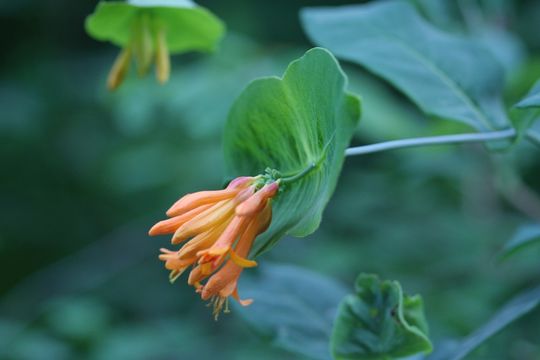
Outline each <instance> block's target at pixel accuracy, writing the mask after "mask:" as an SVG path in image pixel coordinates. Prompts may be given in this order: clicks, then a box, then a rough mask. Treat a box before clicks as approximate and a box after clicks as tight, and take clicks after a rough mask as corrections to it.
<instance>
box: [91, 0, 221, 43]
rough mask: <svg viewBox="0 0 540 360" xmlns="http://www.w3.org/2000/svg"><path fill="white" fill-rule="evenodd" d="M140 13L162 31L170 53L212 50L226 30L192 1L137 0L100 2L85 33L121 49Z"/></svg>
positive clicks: (210, 14) (216, 19) (218, 21)
mask: <svg viewBox="0 0 540 360" xmlns="http://www.w3.org/2000/svg"><path fill="white" fill-rule="evenodd" d="M141 14H146V15H148V16H149V18H150V19H151V22H152V26H153V28H160V27H163V28H164V29H165V31H166V41H167V46H168V49H169V51H170V52H171V53H173V54H174V53H180V52H185V51H190V50H195V51H212V50H214V48H215V47H216V45H217V43H218V41H219V40H220V39H221V37H222V36H223V33H224V30H225V27H224V25H223V23H222V22H221V21H220V20H219V19H218V18H217V17H216V16H214V15H213V14H212V13H210V12H209V11H208V10H206V9H205V8H203V7H200V6H197V5H196V4H195V3H193V2H192V1H188V0H179V1H174V0H160V1H149V0H137V1H130V2H104V1H102V2H100V3H99V4H98V6H97V8H96V10H95V12H94V13H93V14H92V15H90V16H88V18H87V19H86V23H85V27H86V31H87V33H88V34H90V35H91V36H92V37H94V38H95V39H97V40H101V41H110V42H111V43H113V44H115V45H117V46H121V47H124V46H126V45H127V44H128V43H129V41H130V37H131V32H132V28H133V26H134V22H135V21H137V19H138V18H139V17H140V16H141Z"/></svg>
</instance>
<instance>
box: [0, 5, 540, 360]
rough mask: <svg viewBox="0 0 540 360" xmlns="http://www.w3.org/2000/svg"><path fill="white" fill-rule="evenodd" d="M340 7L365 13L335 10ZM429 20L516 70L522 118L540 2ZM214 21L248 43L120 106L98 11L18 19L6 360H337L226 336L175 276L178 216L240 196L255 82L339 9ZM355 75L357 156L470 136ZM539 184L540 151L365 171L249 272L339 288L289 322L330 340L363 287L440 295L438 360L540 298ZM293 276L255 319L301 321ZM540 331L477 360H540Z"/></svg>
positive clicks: (185, 67)
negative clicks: (516, 303) (159, 233)
mask: <svg viewBox="0 0 540 360" xmlns="http://www.w3.org/2000/svg"><path fill="white" fill-rule="evenodd" d="M338 3H352V2H351V1H341V0H340V1H332V4H331V5H336V4H338ZM414 3H415V4H416V5H417V6H419V7H420V9H421V12H422V14H423V16H424V17H425V18H426V19H427V20H429V21H430V22H431V23H433V24H434V25H435V26H437V27H439V28H441V29H444V30H446V31H449V32H451V33H454V34H457V35H467V36H470V37H474V38H475V39H477V41H479V42H482V43H483V44H485V46H487V47H489V48H490V49H491V51H493V53H494V54H496V55H497V58H498V60H499V61H500V63H501V64H502V65H503V66H504V68H505V69H506V78H505V86H504V94H505V103H506V104H507V105H508V106H510V105H512V104H515V103H516V102H518V101H519V100H520V99H521V98H522V97H524V96H525V95H526V94H527V93H528V91H529V90H530V88H531V87H532V85H533V83H534V82H535V80H536V79H538V78H539V77H540V57H539V55H540V35H539V33H538V31H537V28H538V23H540V4H538V2H537V1H534V0H530V1H519V2H516V1H510V0H493V1H487V0H484V1H462V2H454V1H443V0H437V1H432V0H426V1H424V0H416V1H414ZM200 4H201V5H203V6H206V7H208V8H209V9H211V10H212V11H213V12H215V13H216V14H217V15H218V16H219V17H220V18H221V19H223V20H224V21H225V22H226V24H227V27H228V29H229V33H228V35H227V37H226V39H225V40H224V42H223V43H222V44H221V46H220V50H219V51H218V53H216V54H215V55H214V56H202V55H187V56H183V57H180V58H174V61H175V63H174V66H173V74H172V76H171V80H170V82H169V84H168V85H166V86H164V87H159V86H158V85H156V84H155V83H154V82H153V80H152V79H142V80H139V79H136V77H135V76H132V77H130V78H129V79H128V81H127V82H126V84H124V86H123V88H122V89H120V90H119V91H118V93H115V94H109V93H107V92H106V90H105V87H104V82H105V77H106V73H107V71H108V69H109V66H110V64H111V62H112V60H113V58H114V56H115V55H116V51H117V49H115V48H113V47H112V46H110V45H107V44H105V43H99V42H96V41H94V40H92V39H90V38H88V37H87V35H86V34H85V33H84V28H83V23H84V18H85V17H86V15H88V14H89V13H91V12H92V11H93V9H94V7H95V2H93V1H77V2H73V1H60V0H59V1H55V2H37V1H34V0H25V1H17V2H4V3H2V4H0V18H1V21H0V27H1V28H2V30H3V31H4V34H9V36H7V35H6V36H3V37H2V38H1V40H0V41H1V42H2V44H1V46H2V49H3V51H2V57H1V58H0V64H1V67H0V74H1V75H0V105H1V108H2V115H1V116H0V157H1V163H2V176H1V177H0V184H1V187H0V199H1V201H0V209H1V213H2V217H1V218H0V261H1V263H2V269H3V271H2V274H1V275H0V279H1V281H0V352H1V353H0V357H2V358H7V359H70V358H83V359H147V358H180V359H183V358H187V359H190V358H195V357H196V358H200V359H207V358H208V359H209V358H213V357H215V356H217V355H219V356H221V357H222V358H223V359H252V358H254V357H256V358H257V359H275V358H278V357H279V358H284V359H288V358H290V359H302V358H308V359H309V358H317V356H318V354H320V353H321V351H322V350H320V351H319V350H317V351H310V350H313V349H319V348H317V347H316V345H312V347H310V345H306V346H304V347H303V348H302V349H298V348H294V346H291V345H290V344H291V343H292V344H297V343H298V342H297V341H296V339H295V341H291V339H290V338H288V337H287V334H283V332H281V333H275V332H273V331H271V330H268V329H271V327H262V326H261V325H265V322H264V320H268V318H269V317H268V316H266V317H263V318H261V319H260V320H257V321H255V322H247V323H246V322H244V320H243V319H244V314H245V311H249V310H250V309H249V308H248V309H244V310H245V311H242V312H240V311H239V310H237V309H234V310H233V314H232V315H230V316H226V317H222V319H221V320H220V321H219V322H217V323H215V322H213V321H212V320H211V316H210V314H209V311H208V309H207V308H206V307H205V306H204V304H202V303H201V302H200V300H199V299H198V298H197V295H196V294H194V293H193V292H192V291H191V290H190V289H188V288H187V287H186V286H184V285H182V284H177V285H175V286H170V285H169V283H168V281H167V276H166V271H165V270H163V269H162V267H161V264H160V263H159V262H158V260H157V249H158V248H159V247H161V246H162V245H164V244H165V243H166V241H167V240H166V239H150V238H148V237H147V236H146V231H147V229H148V228H149V227H150V225H151V224H152V223H153V222H154V221H155V220H156V219H159V218H161V216H162V213H163V210H164V209H165V208H166V207H167V206H168V205H169V204H170V203H171V201H172V200H173V199H175V198H177V197H178V196H180V195H181V194H183V193H185V192H191V191H194V190H199V189H204V188H217V187H219V186H221V184H222V180H223V177H222V176H223V174H224V166H223V155H222V151H221V149H222V144H221V132H222V130H223V126H224V122H225V119H226V114H227V112H228V110H229V107H230V105H231V104H232V102H233V100H234V99H235V97H236V96H237V95H238V94H239V93H240V91H241V90H242V88H243V87H244V86H245V85H246V84H247V83H248V82H249V81H250V80H252V79H253V78H254V77H257V76H263V75H280V74H282V73H283V71H284V70H285V67H286V65H287V63H288V62H290V61H291V60H293V59H295V58H297V57H299V56H300V55H301V54H302V53H303V52H304V51H305V50H306V49H307V48H309V47H311V46H312V45H311V44H310V43H309V41H308V40H307V38H306V37H305V35H303V32H302V29H301V27H300V21H299V19H298V10H299V9H300V8H301V7H303V6H318V5H329V4H328V2H323V1H320V0H317V1H315V0H313V1H295V2H291V1H286V0H279V1H272V2H262V1H245V0H233V1H228V2H226V3H225V2H220V1H213V0H208V1H200ZM458 5H461V6H458ZM59 9H61V11H60V10H59ZM343 66H344V69H345V71H346V72H347V74H348V76H349V82H350V90H352V91H354V92H356V93H359V94H361V95H362V99H363V113H364V115H363V118H362V122H361V125H360V126H359V128H358V131H357V135H356V137H355V139H354V143H356V144H361V143H371V142H377V141H382V140H388V139H395V138H401V137H405V136H418V135H428V134H440V133H452V132H457V131H459V130H461V129H462V128H461V125H460V124H458V123H450V122H436V121H432V119H425V118H424V117H423V116H422V115H420V113H419V111H418V110H417V109H416V107H415V106H414V105H413V104H412V103H411V102H410V101H409V100H407V98H405V97H404V96H403V95H402V94H401V93H399V92H397V91H395V90H393V89H392V88H391V87H389V86H388V84H387V83H385V82H382V81H381V80H379V79H377V78H374V77H373V76H371V75H369V74H368V73H366V72H364V71H363V70H362V69H361V68H359V67H357V66H354V65H351V64H347V63H345V64H343ZM519 111H523V110H518V109H516V110H515V111H512V113H511V114H510V115H511V117H512V118H513V119H514V118H517V117H519V116H520V114H519ZM539 169H540V157H539V156H538V150H537V149H536V148H534V147H533V146H532V145H530V144H528V143H522V144H521V145H519V146H518V147H517V148H516V149H514V151H513V152H509V153H495V154H488V153H487V152H485V150H484V148H483V147H482V146H462V147H442V148H429V149H415V150H402V151H395V152H391V153H383V154H377V155H370V156H363V157H358V158H351V159H347V160H346V162H345V165H344V171H343V173H342V175H341V177H340V180H339V182H338V185H337V189H336V193H335V195H334V197H333V198H332V199H331V202H330V204H329V207H328V208H327V209H326V211H325V213H324V215H323V222H322V225H321V227H320V228H319V230H318V231H317V232H316V233H314V234H313V235H311V236H309V237H307V238H303V239H293V238H287V239H284V240H283V241H281V242H280V243H279V244H278V245H277V246H276V247H275V248H274V249H273V250H272V251H271V252H269V253H267V254H265V255H264V256H263V257H261V258H260V259H259V260H260V262H261V263H262V265H261V268H260V269H258V270H253V271H251V270H250V271H248V272H251V273H253V274H254V273H258V275H259V276H265V274H266V273H265V271H267V270H265V269H264V265H265V263H266V264H269V263H272V262H279V263H287V264H290V265H295V266H300V267H304V268H309V269H311V270H312V271H314V272H316V273H318V274H321V275H320V276H326V277H328V276H330V277H332V278H334V279H337V280H338V284H339V285H328V286H330V287H333V289H334V290H332V291H329V294H330V296H329V297H323V296H322V294H321V293H320V292H319V291H317V289H318V286H319V285H317V286H316V285H313V286H306V287H305V289H306V290H305V291H304V292H303V293H302V295H309V297H310V298H313V299H321V298H324V299H325V300H324V301H325V302H324V304H326V305H325V306H327V307H328V309H329V310H328V314H325V315H324V316H322V317H321V318H317V317H316V315H317V314H316V313H313V312H304V313H300V312H299V311H296V312H294V313H292V314H291V316H289V317H288V318H291V317H292V316H294V315H297V316H300V315H298V314H301V315H302V316H305V317H306V318H310V319H312V320H313V321H314V323H315V322H318V323H319V324H326V323H325V322H324V321H327V323H328V321H329V320H328V319H331V318H332V316H331V314H333V311H335V307H337V302H336V300H337V301H339V299H341V298H342V297H343V295H344V294H346V293H351V292H352V291H353V283H354V280H355V278H356V276H357V274H358V273H359V272H368V273H376V274H379V275H380V277H381V278H382V279H392V280H399V281H400V283H401V285H402V287H403V289H404V291H405V292H406V293H408V294H415V293H419V294H422V297H423V300H424V306H425V309H426V315H427V320H428V323H429V326H430V338H431V339H432V341H433V342H434V346H435V349H436V350H435V351H436V352H437V351H438V350H437V349H444V348H445V347H446V346H448V345H449V344H454V343H456V342H457V341H459V340H461V339H463V338H464V337H465V336H468V335H470V334H471V333H472V332H473V331H474V330H475V329H477V328H478V327H479V326H480V324H482V323H484V322H485V321H487V320H488V319H489V318H490V317H491V316H492V315H493V314H494V313H495V312H496V310H497V309H499V308H500V307H501V306H502V305H503V304H504V303H506V302H507V301H508V300H509V299H511V298H512V297H514V295H516V294H518V293H519V292H520V291H521V290H524V289H527V288H530V287H531V286H533V285H535V284H538V283H539V282H540V281H539V280H540V268H539V267H538V255H539V253H540V250H539V247H538V245H537V244H538V242H537V241H530V243H531V244H532V245H531V246H528V247H527V251H521V252H517V253H514V254H512V256H511V257H508V258H507V259H506V260H505V261H500V260H499V259H500V254H501V252H502V251H503V249H504V247H505V243H506V242H507V241H509V240H510V239H511V238H512V236H513V235H514V234H515V233H517V231H518V228H519V227H520V226H521V225H528V226H530V225H531V224H538V223H539V222H540V205H539V204H540V200H539V199H538V191H539V189H540V180H539V179H540V170H539ZM518 174H520V175H519V176H518ZM534 244H536V245H534ZM267 266H269V265H267ZM296 271H301V272H302V271H306V270H288V271H287V274H294V276H296V278H295V279H293V280H295V281H298V282H300V283H301V284H306V283H307V284H310V283H309V280H307V279H304V278H302V276H303V274H304V273H303V272H302V273H301V274H300V275H298V274H296ZM271 273H272V272H271ZM272 274H273V273H272ZM279 275H280V273H279V272H278V273H277V275H275V274H274V275H268V276H274V277H273V278H272V277H271V278H270V279H277V282H272V281H267V282H261V281H255V282H252V283H250V282H249V279H248V278H246V280H245V281H244V283H241V285H240V286H241V291H242V289H246V295H247V296H250V294H249V292H252V293H255V294H256V295H255V296H256V302H255V303H254V305H253V310H252V313H255V312H256V311H257V310H256V309H257V308H256V307H255V306H257V302H258V304H259V305H260V306H262V305H264V304H265V303H269V304H270V305H271V306H272V308H273V309H275V305H276V304H285V305H284V306H283V307H284V308H290V305H291V304H295V303H298V298H297V297H296V296H295V293H294V291H292V290H291V289H294V288H295V287H294V286H285V285H284V284H287V280H286V279H282V278H280V277H279ZM304 275H305V274H304ZM326 277H325V278H326ZM265 284H274V285H275V286H277V287H272V286H274V285H272V286H270V285H265ZM276 284H277V285H276ZM278 285H279V286H278ZM265 286H267V287H265ZM308 290H311V291H313V293H309V292H308ZM338 295H339V296H338ZM257 299H258V300H257ZM321 301H322V300H321ZM331 304H335V305H333V306H332V305H331ZM274 311H275V310H274ZM283 311H284V310H282V311H281V312H280V311H276V312H275V313H273V314H277V315H279V314H282V313H283ZM270 314H272V313H270ZM315 319H319V320H315ZM293 324H294V323H293ZM538 324H540V312H539V311H538V310H533V311H532V312H530V313H529V315H528V316H526V317H523V318H522V319H520V320H519V321H517V322H516V323H514V324H512V325H511V326H510V327H508V328H507V329H506V330H505V331H503V332H501V333H499V334H498V335H496V336H494V337H493V338H491V339H490V340H489V341H487V342H486V343H485V344H484V345H483V346H481V347H480V348H479V349H477V350H476V351H475V352H473V353H472V354H471V355H470V358H471V359H474V358H497V357H499V358H501V357H502V358H505V359H536V358H538V357H539V356H540V345H539V343H538V337H537V334H538V333H539V332H540V328H539V325H538ZM314 326H315V325H314ZM252 329H255V330H256V331H255V333H257V334H260V335H261V336H254V335H253V334H254V332H253V331H252ZM314 329H317V328H316V327H314ZM322 329H327V331H329V329H328V327H324V326H323V327H321V328H320V329H319V330H315V333H316V334H320V336H321V337H322V338H324V336H327V335H328V333H325V332H324V330H322ZM300 335H302V336H303V337H304V339H306V338H307V339H312V338H313V337H312V336H311V334H308V335H309V336H306V334H304V333H302V332H300ZM270 343H273V344H274V345H278V346H279V347H277V346H270V345H269V344H270ZM283 344H286V345H283ZM287 344H288V345H287ZM284 349H286V350H284Z"/></svg>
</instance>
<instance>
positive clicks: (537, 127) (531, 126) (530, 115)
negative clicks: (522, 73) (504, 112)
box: [515, 80, 540, 146]
mask: <svg viewBox="0 0 540 360" xmlns="http://www.w3.org/2000/svg"><path fill="white" fill-rule="evenodd" d="M515 107H516V108H518V109H523V110H525V111H524V113H523V114H522V115H521V117H520V120H519V123H518V129H519V131H520V134H525V135H526V137H527V139H529V140H530V141H531V142H533V143H535V144H537V145H538V146H540V121H538V120H539V119H540V80H538V81H537V82H536V83H535V84H534V85H533V87H532V88H531V90H530V91H529V93H528V94H527V95H526V96H525V97H524V98H523V99H521V100H520V101H519V102H518V103H517V104H516V105H515Z"/></svg>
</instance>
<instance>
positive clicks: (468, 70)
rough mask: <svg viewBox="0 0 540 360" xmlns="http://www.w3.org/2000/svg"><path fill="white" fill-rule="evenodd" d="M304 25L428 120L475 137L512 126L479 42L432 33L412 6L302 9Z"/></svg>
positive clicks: (498, 70) (498, 71)
mask: <svg viewBox="0 0 540 360" xmlns="http://www.w3.org/2000/svg"><path fill="white" fill-rule="evenodd" d="M302 22H303V26H304V29H305V31H306V32H307V34H308V35H309V37H310V38H311V39H312V40H313V41H314V42H315V43H316V44H317V45H320V46H324V47H327V48H328V49H330V50H331V51H332V52H333V53H334V54H335V55H336V56H337V57H338V58H340V59H345V60H348V61H352V62H354V63H356V64H359V65H362V66H364V67H365V68H367V69H368V70H369V71H371V72H373V73H375V74H377V75H379V76H381V77H382V78H384V79H386V80H387V81H389V82H390V83H391V84H393V85H394V86H395V87H397V88H398V89H400V90H401V91H402V92H403V93H404V94H405V95H407V96H408V97H409V98H410V99H411V100H412V101H413V102H415V103H416V104H417V105H418V107H419V108H421V109H422V110H423V111H424V112H425V113H427V114H428V115H431V116H435V117H438V118H442V119H449V120H454V121H459V122H462V123H465V124H467V125H470V126H472V127H474V128H476V129H477V130H479V131H489V130H494V129H501V128H506V127H509V126H510V123H509V121H508V118H507V115H506V113H505V111H504V109H503V107H502V101H501V95H500V94H501V89H502V85H503V68H502V66H500V64H499V63H498V62H497V61H496V59H495V58H494V57H493V56H492V54H491V53H490V52H489V51H488V50H487V49H485V48H484V47H483V46H482V45H480V44H479V43H478V42H476V41H474V40H470V39H466V38H464V37H458V36H455V35H452V34H449V33H445V32H443V31H441V30H439V29H437V28H436V27H434V26H433V25H431V24H430V23H428V22H427V21H425V20H424V19H423V18H422V17H421V16H420V15H419V14H418V13H417V11H416V10H415V9H414V7H413V6H412V5H411V4H408V3H407V2H405V1H377V2H371V3H369V4H365V5H351V6H340V7H321V8H307V9H304V10H303V11H302Z"/></svg>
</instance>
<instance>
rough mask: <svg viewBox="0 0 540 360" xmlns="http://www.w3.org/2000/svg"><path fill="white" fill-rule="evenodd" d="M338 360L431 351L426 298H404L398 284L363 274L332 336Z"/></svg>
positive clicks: (358, 359)
mask: <svg viewBox="0 0 540 360" xmlns="http://www.w3.org/2000/svg"><path fill="white" fill-rule="evenodd" d="M331 344H332V353H333V355H334V358H335V359H338V360H375V359H391V358H394V357H404V356H409V355H413V354H416V353H419V352H429V351H431V343H430V341H429V339H428V337H427V322H426V320H425V316H424V310H423V303H422V298H421V297H420V296H419V295H415V296H406V295H405V296H404V295H403V292H402V290H401V286H400V285H399V283H398V282H396V281H381V280H380V279H379V278H378V277H377V276H375V275H368V274H360V275H359V276H358V279H357V280H356V293H355V294H354V295H349V296H347V297H346V298H345V300H344V301H343V302H342V303H341V305H340V308H339V312H338V317H337V319H336V322H335V324H334V330H333V334H332V343H331Z"/></svg>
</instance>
